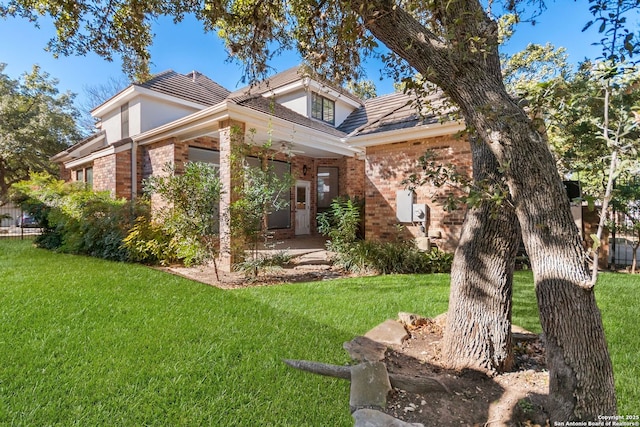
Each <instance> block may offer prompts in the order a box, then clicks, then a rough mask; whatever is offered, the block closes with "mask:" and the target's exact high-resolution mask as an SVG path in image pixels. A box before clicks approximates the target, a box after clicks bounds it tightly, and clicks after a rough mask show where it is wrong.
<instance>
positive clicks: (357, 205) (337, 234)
mask: <svg viewBox="0 0 640 427" xmlns="http://www.w3.org/2000/svg"><path fill="white" fill-rule="evenodd" d="M361 211H362V202H360V201H359V200H358V199H352V198H349V197H338V198H336V199H334V200H333V201H332V202H331V206H330V208H329V210H328V211H327V212H323V213H321V214H319V215H318V218H317V219H318V231H319V232H320V233H321V234H322V235H324V236H326V237H328V238H329V243H328V245H327V249H329V250H330V251H334V252H336V253H338V254H340V253H344V252H347V251H348V250H349V247H350V246H351V245H352V244H353V243H354V242H356V241H357V240H358V239H359V236H358V233H359V231H360V225H361V224H360V223H361V221H360V217H361Z"/></svg>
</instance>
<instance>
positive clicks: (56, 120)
mask: <svg viewBox="0 0 640 427" xmlns="http://www.w3.org/2000/svg"><path fill="white" fill-rule="evenodd" d="M5 67H6V64H1V63H0V205H2V204H4V203H6V202H7V196H8V190H9V187H10V186H11V185H12V184H14V183H16V182H18V181H21V180H24V179H28V178H29V173H31V172H42V171H48V172H51V173H54V174H57V173H58V170H57V167H56V166H55V165H54V164H53V163H51V162H50V161H49V158H50V157H51V156H53V155H54V154H56V153H59V152H60V151H62V150H64V149H65V148H66V147H67V146H69V145H71V144H73V143H75V142H76V141H77V140H78V139H79V137H80V136H79V133H78V131H77V130H76V126H75V121H74V120H75V119H76V117H77V111H76V109H75V107H74V106H73V95H72V94H70V93H64V94H60V93H59V92H58V89H57V88H56V86H57V84H58V81H57V80H55V79H51V78H50V77H49V74H47V73H46V72H43V71H42V70H41V69H40V67H38V66H37V65H34V67H33V69H32V71H31V72H30V73H25V74H24V75H22V76H21V77H20V78H19V79H15V80H14V79H11V78H10V77H9V76H8V75H6V74H4V73H3V70H4V68H5Z"/></svg>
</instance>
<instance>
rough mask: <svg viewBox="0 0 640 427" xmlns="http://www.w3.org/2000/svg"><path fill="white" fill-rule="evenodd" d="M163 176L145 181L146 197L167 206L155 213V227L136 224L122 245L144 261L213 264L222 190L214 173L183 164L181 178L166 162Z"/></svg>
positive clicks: (209, 167)
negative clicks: (208, 262) (151, 196)
mask: <svg viewBox="0 0 640 427" xmlns="http://www.w3.org/2000/svg"><path fill="white" fill-rule="evenodd" d="M164 172H165V175H164V176H153V177H151V178H149V179H147V180H146V181H145V193H147V194H148V195H151V194H158V195H159V196H160V197H162V199H164V201H165V202H166V205H165V206H164V207H162V208H160V209H158V210H157V212H155V214H154V217H155V218H154V219H155V223H151V222H148V221H149V220H148V219H147V223H145V222H144V218H143V219H141V220H140V221H138V222H137V223H136V226H135V227H134V228H133V229H132V230H131V233H130V234H129V236H127V239H126V240H125V244H126V245H127V247H128V248H130V250H132V251H133V252H134V254H135V257H136V258H137V259H141V260H144V262H160V263H163V264H168V263H172V262H176V261H178V260H179V261H181V262H183V263H184V264H185V265H194V264H201V263H203V262H205V261H208V260H213V261H214V262H215V258H216V255H217V252H218V245H217V238H216V237H217V236H218V233H219V228H220V218H219V202H220V194H221V188H222V184H221V182H220V178H219V176H218V171H217V169H216V168H215V167H214V166H213V165H211V164H207V163H201V162H188V163H186V164H185V167H184V173H182V174H178V173H176V171H175V169H174V168H173V166H172V165H171V164H167V165H165V167H164Z"/></svg>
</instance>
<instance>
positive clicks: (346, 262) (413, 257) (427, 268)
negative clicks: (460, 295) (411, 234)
mask: <svg viewBox="0 0 640 427" xmlns="http://www.w3.org/2000/svg"><path fill="white" fill-rule="evenodd" d="M452 261H453V255H452V254H449V253H446V252H442V251H440V250H438V249H432V250H430V251H427V252H423V251H421V250H419V249H418V248H417V247H416V246H415V245H414V243H413V242H412V241H406V242H401V241H397V242H378V241H370V240H364V241H358V242H355V243H354V244H352V245H351V246H350V247H349V248H348V250H346V251H344V252H340V253H337V254H336V258H335V262H336V264H338V265H340V266H342V267H343V268H345V269H347V270H349V271H355V272H374V273H378V274H426V273H446V272H450V271H451V263H452Z"/></svg>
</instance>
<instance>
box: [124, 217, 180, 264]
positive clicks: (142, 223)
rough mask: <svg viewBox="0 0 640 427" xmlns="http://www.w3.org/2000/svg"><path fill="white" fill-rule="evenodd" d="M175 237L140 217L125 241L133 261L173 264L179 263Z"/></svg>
mask: <svg viewBox="0 0 640 427" xmlns="http://www.w3.org/2000/svg"><path fill="white" fill-rule="evenodd" d="M173 242H174V236H172V235H170V234H168V233H167V232H166V230H165V229H164V228H163V227H162V226H160V225H159V224H156V223H153V222H151V221H150V220H149V218H148V217H146V216H140V217H138V218H137V219H136V221H135V224H134V225H133V227H132V228H131V230H129V234H128V235H127V237H125V238H124V240H123V242H122V243H123V245H124V246H125V247H126V248H127V250H128V251H129V257H130V259H131V261H134V262H141V263H145V264H156V263H160V264H171V263H174V262H178V260H179V257H178V251H177V249H176V248H175V245H174V244H173Z"/></svg>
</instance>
